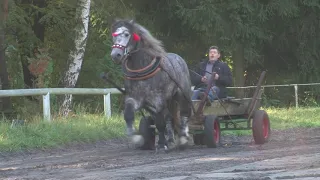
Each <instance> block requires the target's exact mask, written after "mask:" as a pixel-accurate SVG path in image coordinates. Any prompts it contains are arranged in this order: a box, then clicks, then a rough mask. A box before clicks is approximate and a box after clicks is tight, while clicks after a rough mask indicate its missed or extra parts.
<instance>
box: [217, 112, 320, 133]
mask: <svg viewBox="0 0 320 180" xmlns="http://www.w3.org/2000/svg"><path fill="white" fill-rule="evenodd" d="M264 110H265V111H266V112H267V113H268V115H269V120H270V124H271V131H272V130H283V129H289V128H303V127H304V128H308V127H320V120H319V117H320V108H298V109H296V108H289V109H284V108H267V109H264ZM222 133H223V135H226V134H233V135H251V134H252V131H251V130H244V131H241V130H240V131H223V132H222Z"/></svg>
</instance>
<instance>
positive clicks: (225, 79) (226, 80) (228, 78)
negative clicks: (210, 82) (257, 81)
mask: <svg viewBox="0 0 320 180" xmlns="http://www.w3.org/2000/svg"><path fill="white" fill-rule="evenodd" d="M222 68H223V74H221V75H220V74H219V79H218V81H219V82H220V83H221V84H222V85H224V86H232V73H231V70H230V68H229V66H228V65H227V64H226V63H223V65H222Z"/></svg>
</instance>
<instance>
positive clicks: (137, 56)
mask: <svg viewBox="0 0 320 180" xmlns="http://www.w3.org/2000/svg"><path fill="white" fill-rule="evenodd" d="M154 58H155V56H154V55H150V54H149V53H147V52H145V51H144V50H143V49H140V50H139V51H137V52H135V53H133V54H131V55H130V57H129V59H128V63H127V66H128V68H130V69H141V68H143V67H145V66H147V65H149V64H150V63H151V61H152V60H153V59H154Z"/></svg>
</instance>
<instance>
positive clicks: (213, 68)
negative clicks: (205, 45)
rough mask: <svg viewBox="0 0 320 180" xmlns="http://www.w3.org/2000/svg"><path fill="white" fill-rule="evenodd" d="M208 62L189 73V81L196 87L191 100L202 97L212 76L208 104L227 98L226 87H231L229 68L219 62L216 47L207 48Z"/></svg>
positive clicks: (202, 63)
mask: <svg viewBox="0 0 320 180" xmlns="http://www.w3.org/2000/svg"><path fill="white" fill-rule="evenodd" d="M208 56H209V57H208V60H205V61H204V62H201V63H200V64H199V65H198V67H197V69H196V70H195V72H191V73H190V74H191V81H192V83H193V85H194V86H196V87H197V89H195V90H194V91H193V95H192V100H196V99H200V98H202V97H203V95H204V92H205V90H206V87H207V84H208V82H209V79H210V78H211V75H214V81H213V84H212V85H213V86H212V88H211V90H210V91H209V94H208V98H209V100H210V101H209V102H207V103H209V104H210V102H212V101H213V100H216V99H218V98H224V97H227V89H226V87H227V86H231V85H232V73H231V70H230V68H229V66H228V65H227V64H226V63H224V62H222V61H220V59H219V58H220V51H219V48H218V47H217V46H211V47H210V48H209V54H208Z"/></svg>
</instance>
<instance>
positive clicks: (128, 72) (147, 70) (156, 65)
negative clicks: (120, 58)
mask: <svg viewBox="0 0 320 180" xmlns="http://www.w3.org/2000/svg"><path fill="white" fill-rule="evenodd" d="M127 61H128V60H126V62H125V63H124V65H122V70H123V73H124V76H125V78H126V79H130V80H145V79H148V78H151V77H153V76H154V75H156V74H157V73H158V72H159V71H160V70H161V66H160V64H161V62H162V58H160V57H155V58H154V59H153V60H152V62H151V63H150V64H148V65H147V66H145V67H143V68H141V69H137V70H132V69H129V68H128V65H127Z"/></svg>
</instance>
